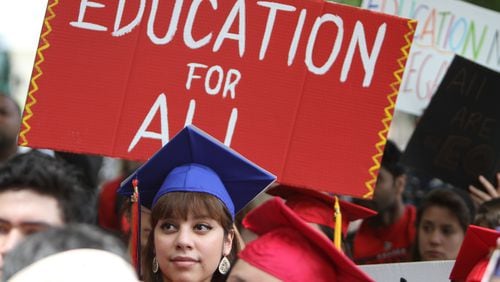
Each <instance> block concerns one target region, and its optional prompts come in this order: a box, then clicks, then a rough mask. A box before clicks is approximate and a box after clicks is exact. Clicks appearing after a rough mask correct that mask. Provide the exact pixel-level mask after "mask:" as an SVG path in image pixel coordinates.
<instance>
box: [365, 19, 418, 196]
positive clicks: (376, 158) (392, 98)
mask: <svg viewBox="0 0 500 282" xmlns="http://www.w3.org/2000/svg"><path fill="white" fill-rule="evenodd" d="M407 24H408V28H409V31H408V33H406V34H405V36H404V38H405V40H406V43H407V44H406V45H405V46H403V47H401V49H400V50H401V52H402V53H403V56H402V57H401V58H399V59H398V64H399V67H400V68H399V69H398V70H396V71H394V73H393V75H394V77H395V78H396V80H395V81H394V82H393V83H391V88H392V90H393V92H392V93H390V94H389V95H387V100H388V101H389V106H387V107H386V108H385V109H384V112H385V118H383V119H382V124H383V125H384V128H383V129H382V130H380V131H379V132H378V136H379V137H380V141H379V142H377V144H375V149H377V153H376V154H375V155H373V156H372V160H373V162H374V163H375V164H374V165H373V166H372V167H370V169H369V170H368V172H369V173H370V175H371V179H370V180H368V181H366V182H365V186H366V188H368V192H367V193H366V194H365V195H363V198H371V197H372V196H373V190H374V189H375V182H376V180H377V176H376V174H375V172H376V171H378V170H379V169H380V162H381V160H382V154H383V150H382V148H383V147H384V146H385V143H386V142H387V138H386V136H387V133H388V132H389V125H390V122H391V120H392V114H391V110H392V109H394V107H395V105H396V97H397V95H398V92H399V85H400V84H401V80H402V74H403V71H404V68H405V64H404V62H405V61H406V59H408V54H409V52H410V47H411V43H412V38H413V34H414V33H415V28H416V26H417V21H416V20H408V23H407Z"/></svg>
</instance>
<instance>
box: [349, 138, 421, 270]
mask: <svg viewBox="0 0 500 282" xmlns="http://www.w3.org/2000/svg"><path fill="white" fill-rule="evenodd" d="M400 158H401V151H400V150H399V149H398V147H397V146H396V144H394V143H393V142H392V141H390V140H388V141H387V144H386V145H385V149H384V154H383V157H382V163H381V167H380V170H379V174H378V178H377V182H376V186H375V190H374V193H373V199H372V200H371V201H361V200H357V201H356V203H360V204H362V205H367V207H369V208H372V209H373V210H375V211H377V212H378V214H377V215H375V216H373V217H370V218H368V219H366V220H364V221H363V222H362V224H361V226H360V227H359V229H358V231H357V232H356V234H355V235H354V238H353V242H352V256H353V259H354V261H355V262H356V263H357V264H373V263H390V262H402V261H409V260H410V259H411V246H412V244H413V241H414V239H415V218H416V209H415V207H414V206H413V205H405V204H404V202H403V192H404V189H405V185H406V174H405V168H404V167H403V166H402V165H401V164H400V162H399V160H400Z"/></svg>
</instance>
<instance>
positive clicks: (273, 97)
mask: <svg viewBox="0 0 500 282" xmlns="http://www.w3.org/2000/svg"><path fill="white" fill-rule="evenodd" d="M414 27H415V22H414V21H410V20H407V19H402V18H397V17H394V16H388V15H383V14H379V13H374V12H370V11H365V10H361V9H358V8H353V7H349V6H343V5H337V4H333V3H326V2H323V1H291V0H286V1H244V0H232V1H216V0H212V1H199V0H198V1H180V0H178V1H163V2H161V3H160V2H159V1H145V0H141V1H134V2H132V1H128V2H127V1H110V0H108V1H104V0H101V1H93V2H89V1H85V0H82V1H60V2H59V1H50V2H49V5H48V9H47V13H46V17H45V21H44V26H43V30H42V33H41V39H40V44H39V49H38V53H37V58H36V61H35V66H34V69H33V75H32V81H31V86H30V91H29V95H28V98H27V101H26V106H25V113H24V117H23V126H22V129H21V133H20V138H19V142H20V144H21V145H25V146H31V147H45V148H52V149H56V150H63V151H72V152H82V153H90V154H100V155H106V156H112V157H119V158H125V159H134V160H145V159H147V158H149V157H150V156H151V155H152V154H153V153H154V152H156V151H157V150H158V149H159V148H160V147H161V146H162V145H164V144H166V143H167V142H168V140H169V138H170V136H173V135H174V134H175V133H176V132H178V131H179V130H180V129H182V128H183V127H184V125H186V124H190V123H193V124H195V125H196V126H197V127H199V128H201V129H203V130H204V131H206V132H207V133H209V134H211V135H212V136H214V137H215V138H217V139H219V140H221V141H223V142H224V143H225V144H226V145H229V146H231V147H233V148H234V149H236V150H237V151H238V152H240V153H241V154H242V155H244V156H246V157H247V158H249V159H251V160H252V161H254V162H255V163H257V164H259V165H260V166H263V167H265V168H266V169H268V170H270V171H271V172H273V173H274V174H276V175H277V176H278V180H279V181H281V182H282V183H284V184H289V185H300V186H304V187H309V188H313V189H319V190H326V191H335V192H337V193H341V194H349V195H354V196H367V197H369V196H370V195H371V192H372V190H373V185H374V182H375V179H376V175H377V172H378V168H379V162H380V157H381V152H382V150H383V147H384V145H385V138H386V134H387V130H388V128H389V125H390V122H391V118H392V112H393V108H394V101H395V99H396V96H397V92H398V88H399V84H400V80H401V76H402V74H403V70H404V65H405V63H406V57H407V54H408V51H409V48H410V46H411V41H412V36H413V31H414Z"/></svg>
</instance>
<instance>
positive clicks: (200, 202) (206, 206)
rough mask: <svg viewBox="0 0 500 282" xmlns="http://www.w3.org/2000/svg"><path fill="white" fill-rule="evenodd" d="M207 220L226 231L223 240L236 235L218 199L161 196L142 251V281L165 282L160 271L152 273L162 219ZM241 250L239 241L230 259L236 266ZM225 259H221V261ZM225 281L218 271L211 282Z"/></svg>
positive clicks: (186, 194)
mask: <svg viewBox="0 0 500 282" xmlns="http://www.w3.org/2000/svg"><path fill="white" fill-rule="evenodd" d="M190 214H191V215H192V216H194V217H197V216H208V217H210V218H212V219H214V220H216V221H217V222H218V223H219V224H220V225H221V226H222V228H223V229H224V237H226V236H227V235H228V234H229V233H230V232H232V231H233V229H234V228H233V226H234V225H233V223H234V222H233V219H232V217H231V214H230V213H229V211H228V209H227V208H226V206H225V205H224V204H223V203H222V201H220V200H219V199H218V198H216V197H215V196H212V195H210V194H207V193H199V192H170V193H167V194H165V195H164V196H162V197H161V198H160V199H159V200H158V202H157V203H156V204H155V206H154V207H153V209H152V211H151V230H152V231H151V234H150V235H149V238H148V243H147V244H146V247H145V250H143V259H142V265H143V268H142V269H143V275H144V276H143V279H144V281H145V282H153V281H162V278H161V271H158V273H156V274H155V273H153V271H152V264H153V257H154V231H153V230H154V229H155V227H156V225H157V224H158V222H159V221H160V220H161V219H163V218H179V219H183V220H187V218H188V216H189V215H190ZM240 249H241V247H240V245H239V242H238V240H237V238H236V237H234V238H233V244H232V248H231V252H230V254H229V255H228V256H227V258H228V259H229V261H230V262H231V264H234V261H235V259H236V254H237V253H238V252H239V251H240ZM221 259H222V258H221ZM225 279H226V277H224V276H222V274H220V273H219V272H218V271H215V273H214V275H213V277H212V281H225Z"/></svg>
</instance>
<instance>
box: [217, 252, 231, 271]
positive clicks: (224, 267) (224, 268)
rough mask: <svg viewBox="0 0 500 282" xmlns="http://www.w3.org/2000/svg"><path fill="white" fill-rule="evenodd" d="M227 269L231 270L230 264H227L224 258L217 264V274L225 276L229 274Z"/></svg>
mask: <svg viewBox="0 0 500 282" xmlns="http://www.w3.org/2000/svg"><path fill="white" fill-rule="evenodd" d="M229 268H231V263H230V262H229V260H228V259H227V257H226V256H224V257H223V258H222V259H221V261H220V262H219V272H220V273H221V274H222V275H226V274H227V273H228V272H229Z"/></svg>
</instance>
